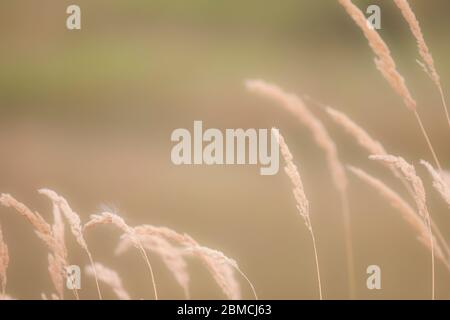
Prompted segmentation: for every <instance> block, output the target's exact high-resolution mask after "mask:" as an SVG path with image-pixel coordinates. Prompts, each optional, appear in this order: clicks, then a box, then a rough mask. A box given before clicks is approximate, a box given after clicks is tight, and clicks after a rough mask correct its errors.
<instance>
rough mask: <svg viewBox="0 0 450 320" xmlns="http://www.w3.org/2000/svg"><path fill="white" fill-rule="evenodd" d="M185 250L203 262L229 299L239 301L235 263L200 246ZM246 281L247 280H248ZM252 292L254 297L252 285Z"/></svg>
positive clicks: (239, 290) (239, 293) (221, 254)
mask: <svg viewBox="0 0 450 320" xmlns="http://www.w3.org/2000/svg"><path fill="white" fill-rule="evenodd" d="M187 250H188V252H192V253H194V254H195V255H196V256H198V257H199V258H200V259H201V260H202V261H203V263H204V264H205V265H206V267H207V268H208V270H209V271H210V273H211V275H212V276H213V278H214V279H215V281H216V282H217V283H218V284H219V286H220V287H221V289H222V291H223V292H224V293H225V294H226V296H227V297H228V298H229V299H231V300H239V299H241V289H240V286H239V282H238V281H237V280H236V278H235V276H234V270H238V271H240V269H239V267H238V265H237V263H236V261H234V260H233V259H230V258H228V257H226V256H225V255H224V254H223V253H222V252H219V251H217V250H213V249H210V248H206V247H202V246H200V245H195V246H190V247H189V248H188V249H187ZM241 274H242V273H241ZM245 278H246V277H245ZM246 279H247V280H248V278H246ZM249 283H250V282H249ZM250 285H251V283H250ZM252 290H253V293H254V294H255V297H256V293H255V291H254V288H253V285H252ZM256 298H257V297H256Z"/></svg>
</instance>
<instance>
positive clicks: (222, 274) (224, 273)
mask: <svg viewBox="0 0 450 320" xmlns="http://www.w3.org/2000/svg"><path fill="white" fill-rule="evenodd" d="M134 229H135V232H136V234H137V235H138V236H140V237H146V236H157V237H162V238H164V239H166V240H169V241H172V242H174V243H175V244H177V245H179V246H181V247H183V248H185V250H186V252H190V253H194V254H195V255H196V256H197V257H198V258H199V259H200V260H201V261H202V262H203V264H204V265H205V266H206V267H207V269H208V271H209V272H210V273H211V275H212V277H213V278H214V280H215V281H216V283H217V284H218V285H219V287H220V288H221V289H222V291H223V292H224V293H225V295H226V296H227V297H228V298H229V299H231V300H235V299H240V297H241V292H240V287H239V283H238V282H237V280H236V279H235V277H234V272H233V269H235V270H236V271H237V272H238V273H239V274H240V275H241V276H242V277H243V278H244V279H245V280H246V281H247V283H248V284H249V286H250V288H251V290H252V292H253V295H254V296H255V299H256V300H258V296H257V294H256V290H255V287H254V286H253V284H252V282H251V281H250V279H249V278H248V277H247V275H246V274H245V273H244V272H243V271H242V270H241V269H240V268H239V267H238V265H237V263H231V264H230V263H226V264H224V261H225V262H227V261H228V262H231V261H234V260H232V259H230V258H227V259H224V258H223V257H225V255H224V254H223V253H220V254H221V255H222V256H223V257H221V258H220V259H215V257H216V258H217V257H219V256H220V255H211V254H206V253H207V252H208V251H209V250H213V249H209V248H206V247H204V246H201V245H200V244H199V243H198V242H197V241H195V240H194V239H193V238H192V237H190V236H189V235H187V234H180V233H178V232H176V231H174V230H172V229H169V228H166V227H155V226H151V225H140V226H137V227H135V228H134ZM203 248H204V249H205V250H203ZM213 251H214V252H216V253H219V251H217V250H213ZM209 252H210V253H211V251H209ZM202 253H204V254H202Z"/></svg>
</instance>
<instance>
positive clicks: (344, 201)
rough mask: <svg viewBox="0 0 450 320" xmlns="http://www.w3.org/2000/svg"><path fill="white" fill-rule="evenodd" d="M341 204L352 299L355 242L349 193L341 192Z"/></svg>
mask: <svg viewBox="0 0 450 320" xmlns="http://www.w3.org/2000/svg"><path fill="white" fill-rule="evenodd" d="M341 205H342V213H343V217H344V229H345V230H344V232H345V251H347V254H346V257H347V270H348V283H349V292H350V299H355V297H356V284H355V259H354V257H353V242H352V233H351V220H350V209H349V205H348V197H347V194H346V193H344V192H341Z"/></svg>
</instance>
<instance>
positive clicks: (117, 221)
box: [83, 212, 158, 300]
mask: <svg viewBox="0 0 450 320" xmlns="http://www.w3.org/2000/svg"><path fill="white" fill-rule="evenodd" d="M100 224H112V225H114V226H116V227H117V228H119V229H120V230H121V231H122V232H123V233H125V234H126V235H127V236H128V237H129V239H130V240H131V241H132V242H133V245H134V246H135V247H136V248H137V249H138V250H139V252H140V253H141V255H142V258H143V259H144V261H145V263H146V265H147V268H148V270H149V273H150V278H151V281H152V285H153V292H154V294H155V300H158V291H157V289H156V282H155V276H154V273H153V267H152V265H151V263H150V260H149V258H148V256H147V253H146V252H145V249H144V247H143V246H142V243H141V241H140V239H139V237H138V236H137V235H136V233H135V231H134V229H133V228H132V227H130V226H129V225H128V224H127V223H126V222H125V220H124V219H123V218H121V217H120V216H118V215H117V214H114V213H111V212H103V213H101V214H93V215H91V219H90V220H89V221H88V222H87V223H86V224H85V225H84V227H83V229H84V230H86V229H88V228H92V227H94V226H97V225H100Z"/></svg>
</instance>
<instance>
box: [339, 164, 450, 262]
mask: <svg viewBox="0 0 450 320" xmlns="http://www.w3.org/2000/svg"><path fill="white" fill-rule="evenodd" d="M347 167H348V170H349V171H350V172H352V173H353V174H354V175H355V176H357V177H358V178H359V179H361V180H362V181H364V182H365V183H367V184H368V185H369V186H371V187H372V188H374V189H375V190H376V191H378V193H379V194H380V195H381V196H382V197H383V198H385V199H386V200H387V202H389V204H390V205H391V206H392V207H394V208H396V209H397V210H398V211H399V213H400V214H401V216H402V218H403V219H404V220H405V221H406V222H407V223H408V224H409V225H410V226H411V227H412V228H413V229H414V231H415V232H416V233H417V235H418V239H419V241H421V242H422V243H423V244H424V245H425V246H426V247H427V248H429V249H430V250H431V243H430V239H429V232H428V228H427V225H426V224H425V223H424V220H423V219H421V217H420V216H419V214H418V213H417V211H415V210H414V209H413V208H412V207H411V206H410V205H409V204H408V202H406V201H405V200H404V199H403V198H402V197H401V196H400V195H399V194H398V193H396V192H395V191H394V190H392V189H391V188H390V187H388V186H387V185H386V184H385V183H383V182H382V181H380V180H379V179H377V178H375V177H373V176H371V175H369V174H368V173H367V172H365V171H363V170H361V169H359V168H355V167H353V166H347ZM435 253H436V257H437V258H438V259H440V260H441V262H442V263H443V264H444V265H445V266H446V267H447V268H448V269H449V270H450V264H449V262H448V261H447V259H446V258H445V255H444V253H443V250H442V249H441V247H440V245H439V244H436V246H435Z"/></svg>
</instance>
